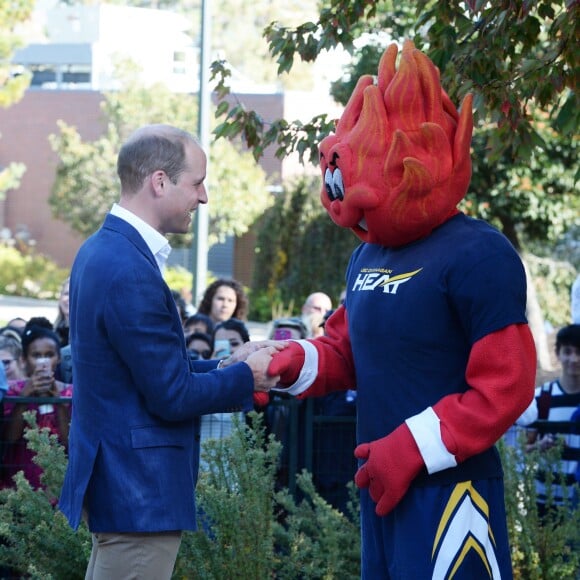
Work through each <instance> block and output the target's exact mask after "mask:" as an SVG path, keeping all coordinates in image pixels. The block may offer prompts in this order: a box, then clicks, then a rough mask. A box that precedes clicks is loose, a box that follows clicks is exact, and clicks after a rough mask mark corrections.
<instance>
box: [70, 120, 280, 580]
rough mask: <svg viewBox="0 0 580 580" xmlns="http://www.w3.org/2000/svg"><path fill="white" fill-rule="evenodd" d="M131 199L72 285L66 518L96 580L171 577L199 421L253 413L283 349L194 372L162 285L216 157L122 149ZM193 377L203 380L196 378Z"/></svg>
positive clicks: (125, 189)
mask: <svg viewBox="0 0 580 580" xmlns="http://www.w3.org/2000/svg"><path fill="white" fill-rule="evenodd" d="M117 173H118V175H119V179H120V182H121V196H120V201H119V203H118V204H115V205H114V206H113V208H112V210H111V212H110V213H109V214H108V215H107V217H106V219H105V222H104V224H103V225H102V227H101V229H100V230H99V231H98V232H96V233H95V234H94V235H93V236H92V237H90V238H89V239H88V240H87V241H86V242H85V243H84V244H83V246H82V247H81V249H80V250H79V252H78V255H77V257H76V259H75V261H74V265H73V268H72V273H71V280H70V342H71V351H72V360H73V375H74V385H75V386H74V395H73V414H72V422H71V429H70V442H69V463H68V468H67V472H66V476H65V481H64V485H63V489H62V494H61V497H60V503H59V507H60V510H61V511H62V512H63V513H64V514H65V515H66V517H67V518H68V520H69V522H70V524H71V526H72V527H73V528H75V529H76V528H77V527H78V525H79V523H80V520H81V518H82V517H85V518H86V520H87V522H88V526H89V529H90V531H91V532H92V535H93V549H92V553H91V559H90V561H89V565H88V568H87V576H86V578H91V579H93V580H101V579H103V580H104V579H106V580H115V579H126V578H138V579H139V580H143V579H149V578H150V579H151V580H153V579H154V580H160V579H163V578H170V577H171V574H172V571H173V566H174V564H175V558H176V556H177V551H178V549H179V545H180V541H181V531H182V530H189V529H195V513H196V508H195V499H194V489H195V484H196V481H197V473H198V465H199V431H200V420H199V418H200V415H203V414H207V413H217V412H226V411H233V410H246V409H247V410H249V409H251V408H252V407H253V393H254V392H255V391H268V390H269V389H270V388H271V387H272V386H274V385H275V384H276V382H277V380H278V377H269V376H268V375H267V372H266V371H267V368H268V365H269V362H270V360H271V356H272V353H273V352H276V349H279V348H282V346H281V344H280V343H275V342H272V341H261V342H250V343H247V344H246V345H244V348H243V349H242V350H241V351H240V350H238V351H237V352H236V354H235V355H233V356H232V357H230V358H229V359H226V360H225V361H221V362H220V363H219V366H220V368H219V370H217V369H216V367H217V366H218V363H217V361H195V362H193V363H191V362H190V360H189V357H188V355H187V352H186V348H185V340H184V334H183V329H182V325H181V320H180V317H179V314H178V312H177V309H176V306H175V302H174V299H173V296H172V294H171V291H170V289H169V288H168V286H167V285H166V283H165V282H164V280H163V277H162V270H163V267H164V263H165V261H166V259H167V256H168V254H169V251H170V249H171V248H170V246H169V244H168V242H167V239H166V237H165V235H166V234H168V233H186V232H187V231H188V230H189V228H190V224H191V216H192V213H193V212H194V211H195V210H196V208H197V206H198V204H200V203H207V194H206V190H205V187H204V179H205V176H206V156H205V154H204V152H203V151H202V149H201V148H200V146H199V145H198V143H197V142H196V141H195V139H194V138H193V137H192V136H191V135H190V134H189V133H186V132H184V131H182V130H180V129H177V128H175V127H171V126H168V125H149V126H146V127H142V128H141V129H138V130H137V131H136V132H135V133H134V134H133V135H132V136H131V137H130V138H129V139H128V140H127V142H126V143H125V144H124V145H123V146H122V148H121V150H120V152H119V156H118V161H117ZM192 367H193V368H192Z"/></svg>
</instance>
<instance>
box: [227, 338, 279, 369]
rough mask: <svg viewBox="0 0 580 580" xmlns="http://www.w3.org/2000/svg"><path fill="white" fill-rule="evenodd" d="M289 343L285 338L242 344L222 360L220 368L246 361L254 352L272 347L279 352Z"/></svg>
mask: <svg viewBox="0 0 580 580" xmlns="http://www.w3.org/2000/svg"><path fill="white" fill-rule="evenodd" d="M286 346H287V343H286V342H285V341H283V340H255V341H250V342H246V343H244V344H242V346H240V347H239V348H238V349H236V352H234V353H232V354H231V355H230V356H228V357H227V358H225V359H224V360H222V361H220V365H219V368H220V369H223V368H225V367H229V366H230V365H233V364H235V363H238V362H245V361H246V359H247V358H248V357H249V356H250V355H251V354H252V353H254V352H256V351H258V350H261V349H264V348H268V347H271V348H273V349H274V351H273V352H278V351H280V350H283V349H284V348H286Z"/></svg>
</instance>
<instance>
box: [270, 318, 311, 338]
mask: <svg viewBox="0 0 580 580" xmlns="http://www.w3.org/2000/svg"><path fill="white" fill-rule="evenodd" d="M270 336H271V337H272V338H273V339H274V340H290V339H294V340H300V339H301V338H305V337H306V336H308V328H307V326H306V324H304V321H303V320H302V318H299V317H289V318H277V319H276V320H274V321H273V322H272V330H271V331H270Z"/></svg>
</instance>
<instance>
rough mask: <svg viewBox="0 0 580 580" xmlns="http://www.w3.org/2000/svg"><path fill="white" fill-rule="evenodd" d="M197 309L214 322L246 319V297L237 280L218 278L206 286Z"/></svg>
mask: <svg viewBox="0 0 580 580" xmlns="http://www.w3.org/2000/svg"><path fill="white" fill-rule="evenodd" d="M197 311H198V312H199V313H201V314H206V315H207V316H209V317H210V318H211V319H212V321H213V323H214V324H217V323H218V322H222V321H224V320H228V319H229V318H238V319H239V320H242V321H246V320H247V317H248V297H247V295H246V293H245V292H244V289H243V287H242V285H241V284H240V283H239V282H238V281H237V280H233V279H231V280H228V279H225V278H220V279H218V280H216V281H215V282H212V283H211V284H210V285H209V286H208V287H207V288H206V290H205V292H204V294H203V298H202V299H201V302H200V304H199V307H198V309H197Z"/></svg>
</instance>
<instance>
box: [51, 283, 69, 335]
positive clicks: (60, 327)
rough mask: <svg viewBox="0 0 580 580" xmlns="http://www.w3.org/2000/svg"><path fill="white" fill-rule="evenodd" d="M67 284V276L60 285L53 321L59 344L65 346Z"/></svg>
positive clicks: (67, 311)
mask: <svg viewBox="0 0 580 580" xmlns="http://www.w3.org/2000/svg"><path fill="white" fill-rule="evenodd" d="M69 286H70V280H69V279H68V278H67V279H66V280H65V281H64V282H63V283H62V286H61V287H60V295H59V297H58V314H57V315H56V320H55V321H54V331H55V332H56V334H57V335H58V337H59V338H60V346H66V345H67V344H68V334H69V321H68V315H69V303H68V293H69Z"/></svg>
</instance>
